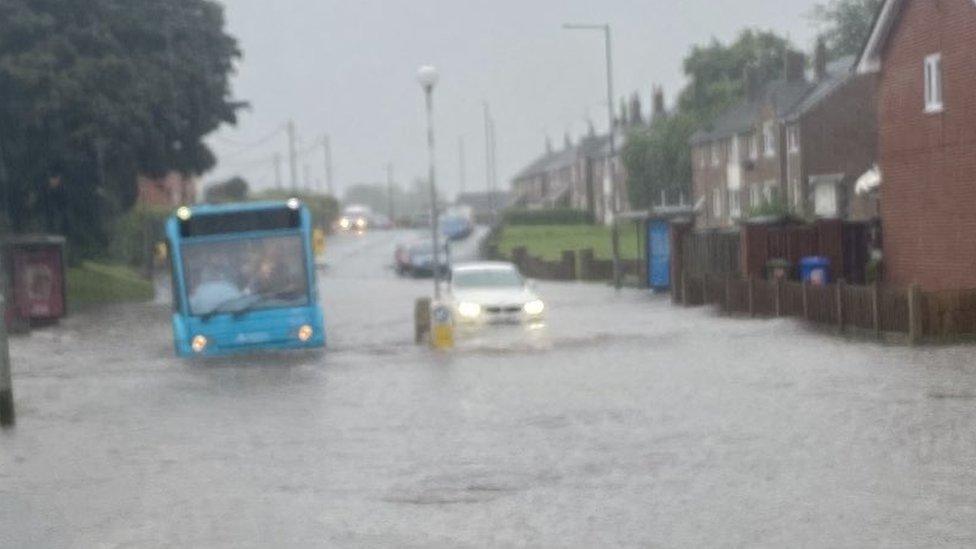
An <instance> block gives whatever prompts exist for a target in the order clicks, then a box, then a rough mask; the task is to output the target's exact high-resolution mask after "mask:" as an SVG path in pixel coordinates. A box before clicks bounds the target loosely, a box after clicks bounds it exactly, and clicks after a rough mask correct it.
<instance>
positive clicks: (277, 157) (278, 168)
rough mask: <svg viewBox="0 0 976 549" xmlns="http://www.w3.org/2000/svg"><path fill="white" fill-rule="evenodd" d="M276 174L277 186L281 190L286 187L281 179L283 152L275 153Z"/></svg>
mask: <svg viewBox="0 0 976 549" xmlns="http://www.w3.org/2000/svg"><path fill="white" fill-rule="evenodd" d="M274 174H275V188H276V189H278V190H279V191H280V190H281V189H283V188H284V187H283V186H282V181H281V153H275V155H274Z"/></svg>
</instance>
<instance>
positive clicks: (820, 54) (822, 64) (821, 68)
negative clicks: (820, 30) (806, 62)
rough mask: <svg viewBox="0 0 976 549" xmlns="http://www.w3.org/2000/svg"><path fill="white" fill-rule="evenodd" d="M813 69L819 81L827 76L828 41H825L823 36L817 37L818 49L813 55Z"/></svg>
mask: <svg viewBox="0 0 976 549" xmlns="http://www.w3.org/2000/svg"><path fill="white" fill-rule="evenodd" d="M813 70H814V73H815V74H816V78H817V81H818V82H819V81H821V80H823V79H824V78H826V77H827V43H826V42H824V39H823V36H821V37H820V38H818V39H817V51H816V53H815V54H814V57H813Z"/></svg>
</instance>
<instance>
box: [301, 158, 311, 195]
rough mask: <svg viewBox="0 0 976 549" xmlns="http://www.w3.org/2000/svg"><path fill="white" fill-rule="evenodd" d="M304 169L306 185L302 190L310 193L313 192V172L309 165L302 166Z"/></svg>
mask: <svg viewBox="0 0 976 549" xmlns="http://www.w3.org/2000/svg"><path fill="white" fill-rule="evenodd" d="M302 168H303V172H302V173H303V174H304V176H305V182H304V185H302V188H304V189H305V190H306V191H310V190H312V170H311V169H310V168H309V167H308V164H305V165H304V166H302Z"/></svg>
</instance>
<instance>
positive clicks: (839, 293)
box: [834, 278, 844, 333]
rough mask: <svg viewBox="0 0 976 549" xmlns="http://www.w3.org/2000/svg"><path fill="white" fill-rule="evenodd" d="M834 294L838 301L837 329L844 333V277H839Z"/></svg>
mask: <svg viewBox="0 0 976 549" xmlns="http://www.w3.org/2000/svg"><path fill="white" fill-rule="evenodd" d="M834 294H835V297H836V301H837V330H838V331H839V332H840V333H844V279H843V278H841V279H838V280H837V284H835V285H834Z"/></svg>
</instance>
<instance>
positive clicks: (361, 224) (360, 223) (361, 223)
mask: <svg viewBox="0 0 976 549" xmlns="http://www.w3.org/2000/svg"><path fill="white" fill-rule="evenodd" d="M356 227H358V228H360V229H365V228H366V220H365V219H357V220H356Z"/></svg>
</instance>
